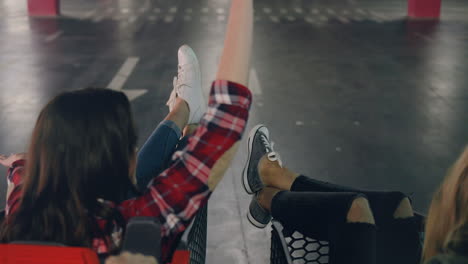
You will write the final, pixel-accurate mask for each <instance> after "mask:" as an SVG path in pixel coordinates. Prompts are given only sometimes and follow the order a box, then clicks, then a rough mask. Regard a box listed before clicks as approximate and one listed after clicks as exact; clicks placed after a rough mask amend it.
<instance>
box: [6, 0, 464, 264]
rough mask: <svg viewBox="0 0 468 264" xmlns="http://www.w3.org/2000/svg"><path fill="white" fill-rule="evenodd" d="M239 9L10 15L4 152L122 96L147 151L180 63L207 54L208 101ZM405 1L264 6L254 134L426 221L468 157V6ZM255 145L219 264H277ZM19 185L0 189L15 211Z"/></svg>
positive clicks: (10, 3)
mask: <svg viewBox="0 0 468 264" xmlns="http://www.w3.org/2000/svg"><path fill="white" fill-rule="evenodd" d="M228 7H229V1H227V0H218V1H216V0H192V1H181V0H173V1H169V0H134V1H130V0H101V1H91V0H64V1H62V12H63V15H62V16H60V17H58V18H30V17H28V15H27V12H26V1H18V0H4V1H0V34H1V36H2V37H1V38H0V62H1V63H0V109H1V111H0V152H1V153H5V154H9V153H11V152H20V151H24V150H25V149H26V147H27V143H28V138H29V135H30V133H31V129H32V127H33V125H34V122H35V119H36V117H37V114H38V111H39V110H40V109H41V107H43V106H44V104H45V103H46V102H47V101H48V100H49V99H51V97H53V96H54V95H56V94H58V93H60V92H62V91H66V90H74V89H79V88H82V87H87V86H101V87H107V86H109V85H110V84H111V83H112V80H113V79H114V78H115V76H116V75H117V73H118V72H119V69H120V68H121V66H122V65H123V64H124V63H126V62H127V63H130V64H131V65H133V66H134V67H131V68H132V71H131V74H129V77H128V79H127V80H126V81H125V82H124V83H120V84H119V87H120V88H121V89H123V90H124V91H127V93H128V95H129V96H130V97H131V99H132V106H133V111H134V114H135V120H136V122H137V126H138V129H139V137H140V144H141V143H142V142H143V141H144V139H145V138H146V137H147V136H148V135H149V134H150V133H151V131H152V129H153V128H154V127H155V126H156V124H157V123H158V122H159V121H160V120H161V119H162V118H163V117H164V116H165V114H166V113H167V107H166V106H165V102H166V100H167V98H168V96H169V93H170V91H171V89H172V85H171V83H172V78H173V76H174V75H176V71H177V56H176V55H177V49H178V47H179V46H180V45H182V44H184V43H187V44H189V45H191V46H192V47H193V48H194V50H195V51H196V52H197V54H198V56H199V59H200V62H201V67H202V75H203V84H204V87H206V92H208V88H209V84H210V83H211V81H212V80H213V78H214V76H215V72H216V66H217V63H218V60H219V56H220V53H221V49H222V44H223V38H224V30H225V25H226V21H227V14H228V11H229V10H228ZM405 12H406V3H405V2H404V1H367V0H365V1H364V0H362V1H359V0H355V1H354V0H350V1H346V0H333V1H325V0H315V1H312V0H307V1H306V0H302V1H297V0H296V1H278V0H256V1H255V13H256V14H255V40H254V53H253V58H252V68H251V76H250V78H251V80H250V86H251V89H252V90H253V92H254V105H253V109H252V114H251V119H250V121H249V126H248V128H251V127H252V126H254V125H255V124H256V123H259V122H261V123H264V124H266V125H267V126H268V127H269V128H270V130H271V136H272V139H273V141H275V142H276V148H277V150H278V151H279V152H280V153H281V155H282V157H283V160H284V163H285V164H286V165H287V166H288V167H290V168H291V169H293V170H295V171H297V172H300V173H304V174H306V175H308V176H310V177H314V178H317V179H321V180H326V181H331V182H336V183H339V184H346V185H350V186H353V187H360V188H368V189H388V190H400V191H403V192H406V193H409V194H411V195H412V199H413V205H414V207H415V209H416V210H418V211H420V212H423V213H424V212H426V211H427V207H428V204H429V202H430V197H431V195H432V193H433V191H434V190H435V188H436V186H437V185H438V184H439V183H440V181H441V179H442V178H443V176H444V174H445V172H446V170H447V169H448V167H449V166H450V164H451V163H452V162H453V161H454V159H455V158H456V157H457V155H458V154H459V153H460V152H461V150H462V148H463V147H464V146H465V145H466V144H467V143H468V115H467V112H468V77H467V74H466V73H467V72H468V16H467V15H466V14H468V3H466V2H464V1H450V0H447V1H445V0H444V1H443V9H442V16H441V20H440V21H438V22H430V21H412V22H411V21H407V20H406V18H405ZM245 151H246V150H245V145H243V147H242V148H241V149H240V151H239V153H238V155H237V156H236V158H235V160H234V162H233V164H232V167H231V168H230V169H229V171H228V172H227V174H226V176H225V179H224V180H223V181H222V183H221V185H220V186H219V189H217V190H216V191H215V193H214V194H213V196H212V199H211V201H210V203H209V217H208V218H209V220H208V221H209V222H208V225H209V228H208V251H207V254H208V255H207V257H208V260H207V263H255V264H257V263H259V264H261V263H268V259H269V238H268V237H269V229H268V228H267V229H265V230H258V229H255V228H253V227H252V226H251V225H250V224H249V223H248V221H247V220H246V218H245V213H246V210H247V206H248V203H249V200H250V197H249V196H248V195H247V194H245V193H244V191H243V189H242V188H241V182H240V175H241V170H242V166H243V163H244V162H245V159H246V153H245ZM5 190H6V184H5V182H4V181H1V184H0V202H1V203H2V204H4V193H5Z"/></svg>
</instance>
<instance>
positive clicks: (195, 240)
mask: <svg viewBox="0 0 468 264" xmlns="http://www.w3.org/2000/svg"><path fill="white" fill-rule="evenodd" d="M207 219H208V204H206V205H205V206H204V207H203V208H200V210H199V211H198V213H197V215H196V216H195V219H194V221H193V224H192V227H191V228H190V231H189V233H188V238H187V248H188V250H189V251H190V264H205V258H206V231H207Z"/></svg>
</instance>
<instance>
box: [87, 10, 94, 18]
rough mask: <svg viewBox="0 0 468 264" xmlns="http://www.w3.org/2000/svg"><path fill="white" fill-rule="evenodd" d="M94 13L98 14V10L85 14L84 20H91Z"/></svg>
mask: <svg viewBox="0 0 468 264" xmlns="http://www.w3.org/2000/svg"><path fill="white" fill-rule="evenodd" d="M94 13H96V10H91V11H88V12H86V13H85V15H84V18H91V17H92V16H93V15H94Z"/></svg>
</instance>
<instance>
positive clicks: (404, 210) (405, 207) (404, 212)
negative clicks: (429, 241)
mask: <svg viewBox="0 0 468 264" xmlns="http://www.w3.org/2000/svg"><path fill="white" fill-rule="evenodd" d="M413 216H414V213H413V207H412V206H411V202H410V200H409V199H408V197H406V198H404V199H403V200H401V202H400V204H399V205H398V207H397V209H396V210H395V212H394V213H393V218H395V219H396V218H409V217H413Z"/></svg>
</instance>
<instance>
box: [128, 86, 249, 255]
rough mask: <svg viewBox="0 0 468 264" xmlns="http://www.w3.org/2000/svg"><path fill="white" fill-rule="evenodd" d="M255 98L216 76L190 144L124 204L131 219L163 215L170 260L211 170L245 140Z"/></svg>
mask: <svg viewBox="0 0 468 264" xmlns="http://www.w3.org/2000/svg"><path fill="white" fill-rule="evenodd" d="M251 100H252V99H251V93H250V91H249V90H248V89H247V88H246V87H244V86H242V85H240V84H236V83H233V82H228V81H215V82H214V83H213V85H212V88H211V92H210V98H209V103H208V110H207V112H206V113H205V115H204V116H203V118H202V120H201V122H200V126H199V128H198V129H197V131H196V132H195V133H194V134H193V135H192V136H191V137H190V138H189V141H188V144H187V146H186V147H185V148H184V149H183V150H181V151H178V152H176V153H175V154H174V156H173V163H172V166H171V167H169V168H168V169H166V170H165V171H164V172H162V173H161V174H160V175H159V176H157V177H155V178H154V179H153V180H152V182H151V183H150V184H149V187H148V189H147V190H146V192H145V193H144V195H143V196H140V197H138V198H134V199H131V200H127V201H124V202H123V203H122V204H121V205H120V206H119V208H120V211H121V212H122V214H123V216H124V217H125V218H126V219H129V218H131V217H134V216H154V217H158V218H159V220H160V222H161V224H162V230H161V231H162V237H163V238H162V247H163V248H162V252H163V261H164V262H167V261H169V260H170V259H169V258H170V256H171V255H172V252H173V250H174V249H175V247H176V246H177V245H176V244H177V243H178V241H179V238H180V236H181V235H182V232H183V231H184V230H185V229H186V228H187V226H188V225H189V224H190V222H191V220H192V218H193V217H194V215H195V214H196V212H197V211H198V209H199V208H200V207H201V206H203V205H204V204H205V203H206V202H207V200H208V198H209V196H210V195H211V191H210V189H209V188H208V185H207V184H208V177H209V175H210V172H211V169H212V168H213V166H214V164H215V163H216V161H217V160H218V159H219V158H220V157H221V156H222V155H223V154H224V153H225V152H226V151H227V150H229V149H230V148H231V147H232V145H234V143H236V142H237V141H239V140H240V139H241V137H242V134H243V133H244V129H245V126H246V123H247V119H248V113H249V109H250V104H251Z"/></svg>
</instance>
